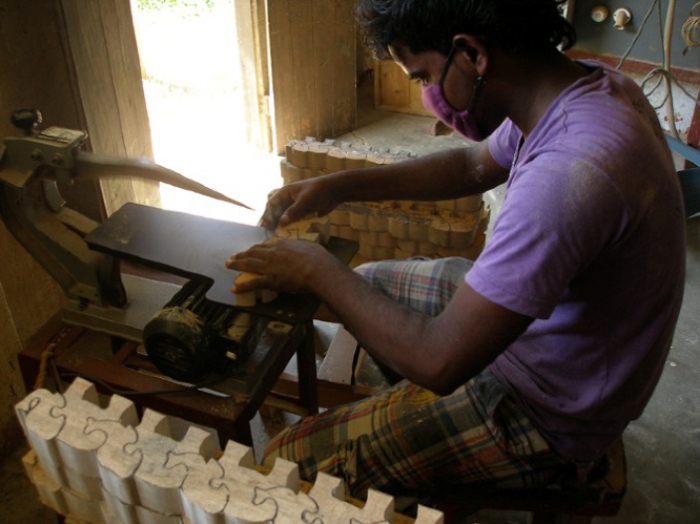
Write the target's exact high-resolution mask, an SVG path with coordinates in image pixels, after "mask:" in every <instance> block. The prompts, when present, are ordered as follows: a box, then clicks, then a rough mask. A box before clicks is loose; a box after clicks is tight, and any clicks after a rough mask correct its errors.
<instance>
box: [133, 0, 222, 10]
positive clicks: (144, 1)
mask: <svg viewBox="0 0 700 524" xmlns="http://www.w3.org/2000/svg"><path fill="white" fill-rule="evenodd" d="M136 5H137V7H138V8H139V9H140V10H141V11H152V10H156V11H160V10H161V9H174V8H181V9H191V10H193V11H201V10H205V9H211V8H212V7H214V0H137V2H136Z"/></svg>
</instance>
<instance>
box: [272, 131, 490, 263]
mask: <svg viewBox="0 0 700 524" xmlns="http://www.w3.org/2000/svg"><path fill="white" fill-rule="evenodd" d="M413 156H414V155H412V154H411V153H408V152H406V151H396V152H392V151H391V150H388V149H372V148H371V147H366V146H360V147H358V146H353V145H351V144H350V143H347V142H341V143H338V142H335V141H333V140H325V141H318V140H316V139H314V138H310V137H309V138H306V139H305V140H293V141H290V142H289V143H288V144H287V146H286V149H285V156H284V158H283V159H282V161H281V174H282V179H283V180H284V184H285V185H286V184H290V183H292V182H296V181H299V180H305V179H308V178H314V177H318V176H323V175H326V174H328V173H333V172H336V171H343V170H347V169H362V168H366V167H379V166H383V165H388V164H394V163H397V162H402V161H404V160H406V159H409V158H411V157H413ZM436 176H439V173H436ZM489 218H490V209H489V207H488V205H486V204H485V203H484V201H483V197H482V195H481V194H476V195H472V196H468V197H464V198H459V199H456V200H443V201H438V202H413V201H383V202H353V203H349V204H342V205H341V206H339V207H338V208H336V209H335V210H334V211H333V212H331V214H330V224H331V225H330V233H331V235H333V236H337V237H341V238H347V239H350V240H355V241H357V242H359V244H360V249H359V252H358V254H357V255H356V257H355V258H354V259H353V262H352V263H351V265H352V266H353V267H354V266H356V265H359V264H361V263H363V262H368V261H373V260H387V259H399V260H403V259H406V258H409V257H413V256H423V257H428V258H440V257H450V256H461V257H465V258H468V259H471V260H474V259H476V258H477V257H478V256H479V254H480V253H481V251H482V249H483V247H484V241H485V232H486V228H487V227H488V223H489Z"/></svg>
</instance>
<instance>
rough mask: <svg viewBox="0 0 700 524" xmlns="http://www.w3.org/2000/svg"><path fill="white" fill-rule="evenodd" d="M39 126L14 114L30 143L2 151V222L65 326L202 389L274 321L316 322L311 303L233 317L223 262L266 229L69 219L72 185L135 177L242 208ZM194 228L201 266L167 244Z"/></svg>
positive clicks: (118, 216)
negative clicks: (152, 272) (44, 281)
mask: <svg viewBox="0 0 700 524" xmlns="http://www.w3.org/2000/svg"><path fill="white" fill-rule="evenodd" d="M39 121H40V115H39V114H38V112H36V111H33V110H22V111H18V112H15V113H14V114H13V122H14V123H15V125H17V127H19V128H21V129H22V130H23V131H24V136H21V137H13V138H7V139H6V140H5V141H4V145H2V146H0V216H1V217H2V220H3V221H4V223H5V225H6V226H7V228H8V230H9V231H10V232H11V233H12V234H13V235H14V236H15V237H16V238H17V240H18V241H19V242H20V243H21V244H22V245H23V246H24V247H25V248H26V249H27V251H28V252H29V253H30V254H31V255H32V256H33V257H34V258H35V259H36V260H37V261H38V262H39V263H40V264H41V265H42V266H43V267H44V268H45V269H46V271H47V272H48V273H49V274H50V275H51V276H52V277H53V278H54V279H55V280H56V281H57V282H58V283H59V285H60V286H61V287H62V288H63V290H64V292H65V294H66V297H67V302H66V305H65V307H64V309H63V311H62V316H63V320H64V321H65V322H67V323H69V324H74V325H78V326H82V327H86V328H89V329H92V330H96V331H99V332H103V333H108V334H110V335H113V336H116V337H119V338H122V339H126V340H133V341H138V342H141V341H143V342H144V346H145V348H146V352H147V353H148V354H149V356H150V357H151V360H152V361H153V362H154V363H155V364H156V366H157V367H158V368H159V369H160V371H161V372H163V373H164V374H166V375H168V376H170V377H173V378H175V379H179V380H185V381H188V382H195V381H199V380H200V379H202V377H204V376H206V375H207V374H209V373H210V372H212V371H213V370H215V371H217V372H223V371H224V370H226V369H228V368H230V366H231V365H235V363H236V361H241V360H244V359H245V358H246V356H247V355H248V354H249V353H250V352H251V351H252V350H253V348H254V346H255V344H256V343H257V339H258V336H257V335H259V334H260V333H259V332H260V331H261V330H264V329H266V326H268V323H269V321H270V319H272V320H273V321H274V320H277V321H279V320H284V321H286V322H291V323H294V322H295V321H305V320H307V319H309V318H310V313H309V312H311V314H313V310H315V307H316V306H317V304H314V303H309V301H308V298H307V297H296V298H295V297H281V299H279V300H276V301H274V303H271V304H269V305H264V306H261V308H262V309H260V308H255V307H253V308H252V309H249V310H244V309H241V308H237V307H233V305H232V302H233V297H232V296H231V295H230V293H229V292H228V288H229V287H230V285H231V283H232V282H233V278H234V276H235V272H233V273H232V272H231V271H230V270H227V269H226V268H225V267H224V261H225V260H226V258H228V255H230V254H231V253H234V252H237V251H238V250H242V249H245V248H247V247H249V246H250V245H252V244H253V243H256V242H258V241H262V240H264V239H265V238H266V236H267V234H266V233H265V232H264V230H263V229H262V228H256V227H253V226H244V225H241V224H234V223H232V222H222V221H214V220H212V219H205V218H203V217H195V216H193V215H186V214H184V213H177V212H172V211H164V210H161V209H156V208H150V207H147V206H138V205H136V204H127V205H126V206H124V207H123V208H121V209H120V210H118V211H117V212H116V213H114V214H113V215H112V216H111V217H110V218H109V219H107V220H106V221H105V222H103V223H102V224H98V223H96V222H94V221H92V220H90V219H88V218H86V217H85V216H83V215H81V214H79V213H77V212H76V211H74V210H71V209H69V208H68V207H67V206H66V205H65V204H66V203H65V201H64V199H63V198H62V197H61V192H60V188H61V187H62V186H63V185H64V184H72V183H74V182H75V181H77V180H80V179H86V178H92V179H97V178H104V177H139V178H144V179H148V180H153V181H159V182H164V183H166V184H170V185H173V186H176V187H179V188H183V189H188V190H191V191H194V192H197V193H200V194H203V195H206V196H209V197H211V198H216V199H219V200H223V201H226V202H229V203H231V204H235V205H240V206H244V205H243V204H241V203H240V202H237V201H235V200H233V199H231V198H228V197H226V196H225V195H222V194H220V193H218V192H216V191H213V190H211V189H209V188H207V187H205V186H202V185H201V184H198V183H196V182H193V181H191V180H189V179H187V178H185V177H183V176H182V175H180V174H178V173H176V172H174V171H171V170H168V169H166V168H164V167H161V166H159V165H157V164H154V163H153V162H150V161H148V160H142V159H139V160H134V159H128V158H123V157H116V156H107V155H98V154H92V153H88V152H85V151H81V146H82V145H83V144H84V143H85V140H86V138H87V134H86V133H85V132H82V131H74V130H69V129H63V128H58V127H50V128H48V129H45V130H43V131H40V132H39V131H36V129H35V128H36V126H37V124H38V122H39ZM244 207H247V206H244ZM188 227H189V228H190V229H191V231H190V232H189V235H190V236H189V238H190V239H191V241H192V242H196V241H198V240H201V241H203V242H205V241H208V242H209V244H206V245H205V244H203V245H202V246H201V247H199V246H196V245H195V246H192V249H193V250H195V251H196V250H200V251H201V256H199V257H195V260H194V265H191V263H190V262H189V261H188V258H191V257H188V254H187V253H185V252H184V251H182V248H183V246H181V245H180V244H182V243H183V242H177V241H175V242H174V241H163V240H164V239H166V240H167V237H168V236H170V237H173V236H174V238H178V235H187V234H188V233H187V231H186V230H187V228H188ZM205 232H206V234H205ZM214 235H216V239H215V240H217V242H215V244H217V245H220V247H221V249H222V250H223V251H222V252H221V253H212V251H211V244H212V239H211V238H207V237H211V236H214ZM159 242H160V243H159ZM185 247H186V246H185ZM177 249H180V251H177ZM152 251H157V253H156V254H157V255H158V256H155V257H154V256H153V253H152ZM350 256H351V255H350ZM159 257H161V259H159ZM120 260H130V261H133V262H137V263H140V264H142V265H143V264H145V265H148V266H151V267H152V268H155V269H158V270H165V271H169V272H172V273H175V274H178V275H180V276H183V277H186V278H189V281H188V282H187V283H186V284H185V285H184V286H183V285H180V284H173V283H168V282H162V281H158V280H153V279H150V278H144V277H141V276H136V275H133V274H127V273H123V272H122V271H121V269H120ZM348 260H349V259H348ZM202 264H211V268H208V267H203V266H202ZM217 281H218V282H217ZM217 293H218V295H217ZM256 334H257V335H256Z"/></svg>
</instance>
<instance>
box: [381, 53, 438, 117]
mask: <svg viewBox="0 0 700 524" xmlns="http://www.w3.org/2000/svg"><path fill="white" fill-rule="evenodd" d="M374 105H375V107H376V108H377V109H382V110H385V111H396V112H398V113H408V114H411V115H421V116H432V113H430V112H429V111H428V110H427V109H425V107H423V102H422V101H421V87H420V84H419V83H418V82H411V81H410V80H409V79H408V77H407V76H406V73H404V71H403V70H402V69H401V68H400V67H399V66H398V65H397V64H396V63H395V62H394V61H393V60H377V61H375V64H374Z"/></svg>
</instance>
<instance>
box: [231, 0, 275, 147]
mask: <svg viewBox="0 0 700 524" xmlns="http://www.w3.org/2000/svg"><path fill="white" fill-rule="evenodd" d="M234 9H235V10H236V35H237V37H238V50H239V55H240V67H241V89H242V95H243V107H244V111H245V121H244V122H242V123H241V125H244V126H245V128H246V132H245V136H246V141H247V143H248V144H250V145H251V146H253V147H255V148H256V149H259V150H261V151H272V135H271V133H272V130H271V128H270V109H269V107H268V103H267V100H268V95H269V92H270V77H269V74H268V60H267V35H266V28H267V16H266V12H265V2H264V1H263V0H248V1H239V2H234Z"/></svg>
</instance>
